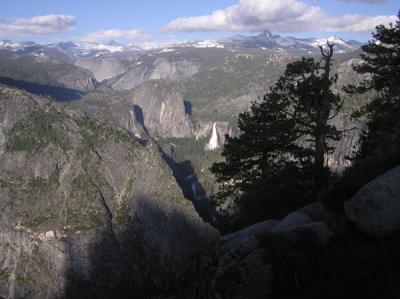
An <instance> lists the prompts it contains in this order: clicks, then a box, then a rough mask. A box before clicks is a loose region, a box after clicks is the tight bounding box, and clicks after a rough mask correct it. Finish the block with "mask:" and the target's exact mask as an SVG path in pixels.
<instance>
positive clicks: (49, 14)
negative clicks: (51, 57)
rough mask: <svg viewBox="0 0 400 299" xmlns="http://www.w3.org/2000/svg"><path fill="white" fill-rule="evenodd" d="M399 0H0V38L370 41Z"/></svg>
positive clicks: (393, 15) (43, 40) (399, 6)
mask: <svg viewBox="0 0 400 299" xmlns="http://www.w3.org/2000/svg"><path fill="white" fill-rule="evenodd" d="M399 9H400V3H399V2H398V0H196V1H187V0H186V1H183V0H146V1H138V0H130V1H129V0H112V1H109V0H96V1H95V0H11V1H9V0H0V39H11V40H18V41H21V40H31V41H36V42H40V43H50V42H61V41H90V42H104V41H110V40H115V41H119V42H123V43H133V44H138V45H140V44H146V43H157V44H162V43H168V42H171V41H178V40H188V39H190V40H192V39H218V38H222V37H226V36H230V35H234V34H246V35H251V34H253V35H254V34H255V33H258V32H260V31H262V30H270V31H272V32H274V33H277V34H280V35H283V36H295V37H317V38H321V37H327V36H331V35H336V36H338V37H342V38H345V39H356V40H359V41H367V40H370V39H371V32H373V31H374V28H375V26H376V25H378V24H385V25H387V24H389V22H395V21H396V15H397V13H398V11H399Z"/></svg>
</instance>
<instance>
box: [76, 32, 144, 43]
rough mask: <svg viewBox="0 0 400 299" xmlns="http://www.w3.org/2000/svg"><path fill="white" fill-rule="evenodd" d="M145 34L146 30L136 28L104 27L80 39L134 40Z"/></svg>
mask: <svg viewBox="0 0 400 299" xmlns="http://www.w3.org/2000/svg"><path fill="white" fill-rule="evenodd" d="M147 36H148V33H147V32H146V31H143V30H138V29H131V30H121V29H106V30H100V31H97V32H91V33H88V34H86V35H85V36H84V37H82V40H85V41H107V40H112V39H125V40H135V39H141V38H144V37H147Z"/></svg>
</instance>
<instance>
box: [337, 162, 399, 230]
mask: <svg viewBox="0 0 400 299" xmlns="http://www.w3.org/2000/svg"><path fill="white" fill-rule="evenodd" d="M344 208H345V211H346V215H347V217H348V218H349V219H350V220H351V221H352V222H353V223H354V224H355V226H356V227H357V228H358V229H359V230H361V231H362V232H364V233H365V234H367V235H369V236H373V237H385V236H388V235H391V234H393V233H395V232H398V231H400V166H398V167H396V168H394V169H392V170H390V171H388V172H387V173H385V174H384V175H382V176H379V177H377V178H376V179H374V180H372V181H371V182H369V183H368V184H367V185H365V186H364V187H362V188H361V189H360V190H359V191H358V192H357V194H356V195H355V196H354V197H353V198H352V199H350V200H349V201H347V202H345V203H344Z"/></svg>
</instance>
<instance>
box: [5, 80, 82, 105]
mask: <svg viewBox="0 0 400 299" xmlns="http://www.w3.org/2000/svg"><path fill="white" fill-rule="evenodd" d="M0 83H2V84H5V85H8V86H12V87H17V88H21V89H24V90H26V91H28V92H30V93H33V94H37V95H45V96H51V97H53V98H55V99H56V100H57V101H61V102H64V101H73V100H80V99H81V98H82V97H83V96H84V95H85V94H84V93H83V92H81V91H78V90H75V89H70V88H65V87H59V86H52V85H45V84H40V83H33V82H28V81H23V80H15V79H12V78H9V77H0Z"/></svg>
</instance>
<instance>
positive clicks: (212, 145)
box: [207, 123, 219, 150]
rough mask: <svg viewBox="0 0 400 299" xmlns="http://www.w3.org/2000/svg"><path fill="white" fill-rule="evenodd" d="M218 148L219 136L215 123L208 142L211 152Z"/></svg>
mask: <svg viewBox="0 0 400 299" xmlns="http://www.w3.org/2000/svg"><path fill="white" fill-rule="evenodd" d="M218 147H219V144H218V134H217V123H214V125H213V130H212V135H211V138H210V141H209V142H208V146H207V148H208V149H209V150H215V149H216V148H218Z"/></svg>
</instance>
